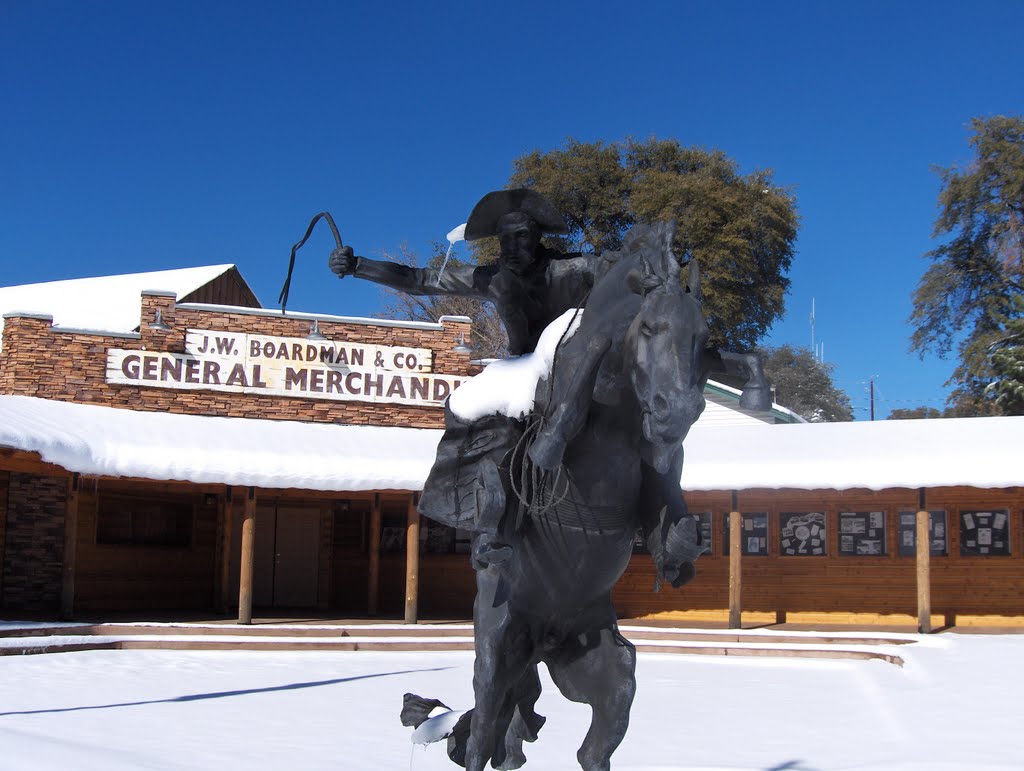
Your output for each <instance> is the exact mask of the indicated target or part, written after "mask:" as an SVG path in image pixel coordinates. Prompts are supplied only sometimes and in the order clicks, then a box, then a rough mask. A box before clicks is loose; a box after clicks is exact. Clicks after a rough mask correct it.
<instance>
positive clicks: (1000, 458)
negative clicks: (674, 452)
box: [682, 417, 1024, 490]
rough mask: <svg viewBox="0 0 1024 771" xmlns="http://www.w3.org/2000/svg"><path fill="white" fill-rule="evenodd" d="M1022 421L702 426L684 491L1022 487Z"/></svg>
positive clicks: (690, 452) (691, 442) (687, 446)
mask: <svg viewBox="0 0 1024 771" xmlns="http://www.w3.org/2000/svg"><path fill="white" fill-rule="evenodd" d="M1021 437H1024V417H1014V418H1009V417H1004V418H961V419H940V420H886V421H877V422H859V423H793V424H780V425H769V424H761V425H744V426H721V427H716V426H701V425H700V424H699V423H698V424H697V425H695V426H694V427H693V428H692V429H691V430H690V434H689V436H687V437H686V440H685V442H684V443H683V448H684V451H685V453H686V459H685V462H684V463H683V479H682V484H683V489H684V490H745V489H755V488H768V489H780V488H795V489H804V490H817V489H829V490H848V489H852V488H867V489H869V490H884V489H886V488H890V487H911V488H914V487H948V486H957V485H967V486H972V487H1014V486H1017V485H1024V447H1022V444H1021Z"/></svg>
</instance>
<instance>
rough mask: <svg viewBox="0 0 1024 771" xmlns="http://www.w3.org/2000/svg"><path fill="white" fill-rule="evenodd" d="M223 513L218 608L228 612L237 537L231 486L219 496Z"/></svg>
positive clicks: (220, 610)
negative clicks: (235, 539) (233, 551)
mask: <svg viewBox="0 0 1024 771" xmlns="http://www.w3.org/2000/svg"><path fill="white" fill-rule="evenodd" d="M219 502H220V515H221V528H222V531H221V542H220V578H219V580H218V583H217V610H218V611H219V612H221V613H224V614H227V612H228V609H229V608H230V607H231V546H232V542H233V539H234V537H235V516H234V515H235V511H234V509H235V500H234V491H233V490H232V488H231V487H225V488H224V494H223V495H221V496H220V497H219Z"/></svg>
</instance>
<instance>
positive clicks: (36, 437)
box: [0, 396, 441, 490]
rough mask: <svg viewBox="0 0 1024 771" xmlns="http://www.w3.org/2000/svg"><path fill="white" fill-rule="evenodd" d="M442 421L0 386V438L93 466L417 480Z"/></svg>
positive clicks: (411, 483)
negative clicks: (353, 420)
mask: <svg viewBox="0 0 1024 771" xmlns="http://www.w3.org/2000/svg"><path fill="white" fill-rule="evenodd" d="M440 438H441V431H440V430H427V429H414V428H390V427H382V426H343V425H333V424H329V423H298V422H292V421H282V420H252V419H246V418H218V417H206V416H201V415H172V414H169V413H163V412H136V411H132V410H127V409H115V408H112V407H101V406H97V405H92V404H73V403H69V402H57V401H51V400H47V399H38V398H35V397H29V396H0V447H10V448H13V449H17V450H27V451H30V452H37V453H39V454H40V456H42V459H43V460H44V461H46V462H47V463H53V464H56V465H58V466H61V467H63V468H66V469H67V470H69V471H77V472H78V473H81V474H95V475H98V476H121V477H139V478H143V479H159V480H182V481H189V482H195V483H199V484H226V485H246V486H250V485H251V486H254V487H265V488H299V489H304V490H419V489H421V488H422V487H423V481H424V480H425V479H426V478H427V473H428V472H429V471H430V466H431V464H432V463H433V461H434V452H435V450H436V448H437V442H438V440H439V439H440Z"/></svg>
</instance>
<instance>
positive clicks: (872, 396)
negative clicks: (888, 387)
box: [871, 378, 875, 420]
mask: <svg viewBox="0 0 1024 771" xmlns="http://www.w3.org/2000/svg"><path fill="white" fill-rule="evenodd" d="M871 419H872V420H874V419H875V379H874V378H871Z"/></svg>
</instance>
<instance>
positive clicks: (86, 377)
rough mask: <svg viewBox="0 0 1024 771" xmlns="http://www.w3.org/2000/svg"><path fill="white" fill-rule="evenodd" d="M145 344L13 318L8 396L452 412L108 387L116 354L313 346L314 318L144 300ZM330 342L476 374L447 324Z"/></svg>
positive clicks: (434, 421) (4, 377) (147, 407)
mask: <svg viewBox="0 0 1024 771" xmlns="http://www.w3.org/2000/svg"><path fill="white" fill-rule="evenodd" d="M157 309H160V310H161V312H162V314H163V318H164V321H166V322H167V323H168V324H170V325H171V326H172V327H173V329H172V330H171V331H170V332H161V331H160V330H155V329H151V328H150V327H149V323H150V322H151V321H152V320H153V319H154V318H155V316H156V310H157ZM141 320H142V321H141V325H140V337H139V338H132V337H123V336H113V335H102V334H90V333H83V332H73V331H67V332H65V331H61V330H59V329H54V328H53V326H52V324H51V323H50V321H48V320H47V319H46V318H39V317H37V316H13V317H9V318H7V319H5V324H4V330H3V348H2V349H0V394H14V395H21V396H35V397H40V398H43V399H54V400H57V401H65V402H79V403H84V404H100V405H104V406H108V407H124V408H128V409H132V410H140V411H147V412H170V413H178V414H198V415H216V416H222V417H239V418H266V419H271V420H302V421H311V422H324V423H343V424H349V425H386V426H403V427H413V428H441V427H443V425H444V412H443V410H441V408H439V407H436V406H418V405H406V404H390V403H377V402H358V401H334V400H326V399H306V398H302V397H292V396H272V395H257V394H242V393H227V392H222V391H201V390H195V391H192V390H172V389H165V388H146V387H139V386H130V385H118V384H109V383H107V382H106V366H107V349H108V348H120V349H125V350H139V351H142V350H148V351H170V352H181V351H184V349H185V331H186V329H208V330H212V331H215V332H220V331H223V332H234V333H250V334H261V335H271V336H280V337H305V336H306V334H308V332H309V325H310V322H309V321H308V320H306V319H295V318H288V317H285V316H275V315H253V314H246V313H237V312H235V313H232V312H228V311H220V310H207V309H196V308H184V307H178V305H177V304H176V303H175V301H174V298H173V297H169V296H165V295H159V294H143V295H142V307H141ZM320 329H321V331H322V332H323V334H324V335H326V336H327V337H328V338H330V339H332V340H336V341H346V342H352V343H361V344H377V345H388V346H410V347H417V348H429V349H431V350H432V351H433V352H434V356H433V369H434V371H435V372H439V373H444V374H450V375H469V374H471V373H472V372H474V371H476V370H474V369H473V368H472V365H470V363H469V358H468V356H466V355H465V354H458V353H455V352H454V351H452V347H453V346H454V341H455V338H456V337H457V336H459V335H464V336H465V338H467V339H468V338H469V335H470V325H469V323H468V322H462V321H447V320H446V321H445V322H444V325H443V328H442V329H440V330H431V329H416V328H410V327H401V326H387V325H383V324H381V325H375V324H357V323H350V322H332V321H324V322H322V323H321V324H320Z"/></svg>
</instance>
